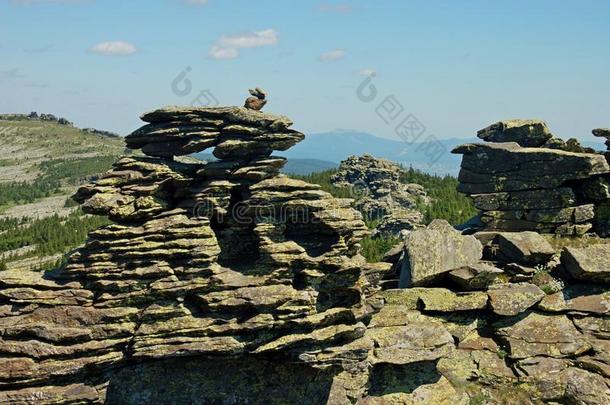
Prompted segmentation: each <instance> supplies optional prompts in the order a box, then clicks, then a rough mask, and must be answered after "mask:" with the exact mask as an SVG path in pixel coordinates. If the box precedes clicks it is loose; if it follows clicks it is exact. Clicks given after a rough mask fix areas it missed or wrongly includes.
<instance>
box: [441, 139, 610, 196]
mask: <svg viewBox="0 0 610 405" xmlns="http://www.w3.org/2000/svg"><path fill="white" fill-rule="evenodd" d="M453 153H458V154H463V155H464V158H463V160H462V169H466V170H468V171H469V172H471V173H476V174H477V175H478V176H480V180H479V181H464V182H465V183H493V184H497V188H495V190H494V191H519V190H531V189H551V188H557V187H558V186H559V185H560V184H562V183H565V182H566V181H568V180H578V179H586V178H588V177H591V176H593V175H597V174H606V173H608V172H610V166H608V162H607V161H606V160H605V158H604V156H602V155H598V154H590V153H574V152H566V151H561V150H554V149H543V148H523V147H520V146H519V145H518V144H516V143H512V142H509V143H489V144H466V145H461V146H458V147H457V148H455V149H454V150H453ZM559 163H560V164H559ZM547 177H548V178H549V179H555V180H553V183H551V184H548V183H545V180H547ZM502 178H503V179H504V181H507V182H510V181H513V180H519V179H525V180H526V181H528V182H530V181H534V182H535V183H529V184H526V185H524V186H522V187H518V188H514V187H510V188H508V187H505V186H504V185H503V181H502ZM536 179H537V180H536ZM460 180H462V178H460ZM472 180H475V179H474V178H473V179H472ZM508 184H510V183H508ZM545 184H546V186H545Z"/></svg>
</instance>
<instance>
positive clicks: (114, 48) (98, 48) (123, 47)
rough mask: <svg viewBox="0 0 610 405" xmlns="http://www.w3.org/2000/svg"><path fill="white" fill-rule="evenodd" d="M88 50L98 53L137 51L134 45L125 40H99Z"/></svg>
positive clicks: (130, 52) (120, 53)
mask: <svg viewBox="0 0 610 405" xmlns="http://www.w3.org/2000/svg"><path fill="white" fill-rule="evenodd" d="M90 50H91V52H94V53H98V54H100V55H131V54H134V53H136V52H137V51H138V49H137V48H136V47H135V45H133V44H131V43H129V42H125V41H110V42H100V43H99V44H97V45H94V46H93V47H91V49H90Z"/></svg>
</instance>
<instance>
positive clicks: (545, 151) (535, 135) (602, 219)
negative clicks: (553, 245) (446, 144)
mask: <svg viewBox="0 0 610 405" xmlns="http://www.w3.org/2000/svg"><path fill="white" fill-rule="evenodd" d="M596 131H598V133H600V134H602V133H604V132H603V130H596ZM479 137H480V138H482V139H483V140H485V141H488V142H489V143H485V144H467V145H462V146H459V147H457V148H456V149H454V151H453V152H454V153H459V154H462V155H464V157H463V160H462V165H461V170H460V174H459V181H460V185H459V191H461V192H463V193H466V194H468V195H470V196H471V197H472V199H473V201H474V204H475V206H476V207H477V208H478V209H479V210H481V211H482V214H481V220H482V221H483V223H484V224H485V227H486V229H491V230H508V231H524V230H529V231H538V232H542V233H557V234H563V235H582V234H584V233H586V232H589V231H590V230H592V229H594V230H596V231H598V233H600V234H606V233H607V232H608V229H609V227H608V221H609V220H608V217H609V216H608V206H609V203H610V188H609V186H608V184H609V183H608V179H609V178H610V175H609V173H610V166H609V165H608V161H607V160H606V158H605V157H604V156H603V155H602V154H599V153H594V151H591V150H588V149H584V148H582V147H580V146H578V145H577V144H576V143H574V142H572V143H571V142H570V141H568V143H567V144H566V145H564V146H563V147H562V146H561V143H560V142H559V143H558V142H554V143H553V142H550V141H552V140H553V139H556V138H553V137H552V135H551V133H550V132H549V130H548V128H547V126H546V124H545V123H544V122H541V121H533V120H527V121H526V120H513V121H502V122H499V123H496V124H494V125H492V126H490V127H488V128H485V129H483V130H481V131H479ZM550 143H552V144H553V145H555V146H556V147H553V146H552V145H550ZM557 145H559V146H557ZM551 148H552V149H551ZM574 150H576V152H574Z"/></svg>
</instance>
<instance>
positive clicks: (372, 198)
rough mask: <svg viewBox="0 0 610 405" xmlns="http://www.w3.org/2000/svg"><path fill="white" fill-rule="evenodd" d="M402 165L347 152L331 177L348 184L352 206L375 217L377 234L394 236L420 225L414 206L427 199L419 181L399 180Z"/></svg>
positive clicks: (341, 184) (426, 201) (368, 215)
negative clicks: (406, 181) (348, 155)
mask: <svg viewBox="0 0 610 405" xmlns="http://www.w3.org/2000/svg"><path fill="white" fill-rule="evenodd" d="M402 171H403V170H402V168H400V166H398V165H397V164H395V163H392V162H390V161H388V160H385V159H377V158H374V157H373V156H371V155H366V154H365V155H362V156H350V157H348V158H347V159H346V160H344V161H342V162H341V165H340V166H339V170H338V171H337V173H336V174H334V175H333V176H332V177H331V182H332V183H333V184H334V185H335V186H337V187H345V188H349V189H350V190H351V191H352V195H353V198H355V199H356V203H355V205H354V207H355V208H356V209H357V210H358V211H360V212H361V213H362V215H363V216H364V217H365V218H366V219H368V220H370V221H375V220H379V221H380V222H379V224H378V226H377V228H376V233H377V234H383V235H395V236H398V235H399V234H400V232H401V231H403V230H406V231H410V230H412V229H415V228H416V227H419V226H421V225H422V222H423V219H424V218H423V215H422V214H421V213H420V212H419V211H417V210H416V208H417V207H418V206H425V205H428V204H429V203H430V198H429V197H428V195H427V194H426V191H425V190H424V188H423V187H422V186H421V185H419V184H414V183H412V184H404V183H401V182H400V175H401V173H402Z"/></svg>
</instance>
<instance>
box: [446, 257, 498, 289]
mask: <svg viewBox="0 0 610 405" xmlns="http://www.w3.org/2000/svg"><path fill="white" fill-rule="evenodd" d="M503 273H504V271H502V270H501V269H499V268H497V267H495V266H492V265H490V264H487V263H475V264H472V265H469V266H464V267H461V268H459V269H456V270H453V271H451V272H449V279H450V280H451V281H453V282H454V283H455V284H457V285H458V286H460V287H461V288H462V289H464V290H484V289H486V288H487V287H489V286H490V285H491V284H493V283H494V281H495V280H496V278H497V277H498V276H499V275H500V274H503Z"/></svg>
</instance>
